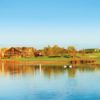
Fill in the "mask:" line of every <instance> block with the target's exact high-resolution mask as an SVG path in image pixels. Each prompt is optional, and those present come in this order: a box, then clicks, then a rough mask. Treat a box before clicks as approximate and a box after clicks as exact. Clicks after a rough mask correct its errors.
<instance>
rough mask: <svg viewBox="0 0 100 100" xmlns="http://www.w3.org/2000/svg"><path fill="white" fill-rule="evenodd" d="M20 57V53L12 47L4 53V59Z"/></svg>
mask: <svg viewBox="0 0 100 100" xmlns="http://www.w3.org/2000/svg"><path fill="white" fill-rule="evenodd" d="M21 56H22V52H21V51H20V50H18V49H16V48H14V47H12V48H9V49H7V50H6V51H5V52H4V58H17V57H21Z"/></svg>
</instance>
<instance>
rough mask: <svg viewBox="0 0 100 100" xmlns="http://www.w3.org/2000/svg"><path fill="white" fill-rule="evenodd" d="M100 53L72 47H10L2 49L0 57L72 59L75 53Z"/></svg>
mask: <svg viewBox="0 0 100 100" xmlns="http://www.w3.org/2000/svg"><path fill="white" fill-rule="evenodd" d="M95 52H100V49H95V48H94V49H82V50H77V49H76V48H75V47H74V46H68V47H67V48H62V47H60V46H58V45H54V46H47V47H44V48H43V49H39V50H37V49H35V48H33V47H11V48H2V49H1V50H0V57H2V58H3V57H4V58H5V57H7V58H10V57H33V56H35V57H38V56H48V57H61V56H63V57H74V56H76V54H77V53H80V54H86V53H95Z"/></svg>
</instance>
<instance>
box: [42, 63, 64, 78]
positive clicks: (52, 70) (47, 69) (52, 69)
mask: <svg viewBox="0 0 100 100" xmlns="http://www.w3.org/2000/svg"><path fill="white" fill-rule="evenodd" d="M42 70H43V73H44V75H45V76H48V77H50V76H51V75H53V76H54V75H59V74H62V73H64V71H65V70H64V68H63V67H62V66H55V65H50V66H42Z"/></svg>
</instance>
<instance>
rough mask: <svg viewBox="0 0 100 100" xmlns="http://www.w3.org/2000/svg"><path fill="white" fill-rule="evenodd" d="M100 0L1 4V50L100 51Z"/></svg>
mask: <svg viewBox="0 0 100 100" xmlns="http://www.w3.org/2000/svg"><path fill="white" fill-rule="evenodd" d="M99 37H100V0H0V47H9V46H33V47H36V48H42V47H44V46H47V45H54V44H58V45H59V46H62V47H65V48H67V46H69V45H75V46H76V47H77V48H93V47H96V48H99V47H100V39H99Z"/></svg>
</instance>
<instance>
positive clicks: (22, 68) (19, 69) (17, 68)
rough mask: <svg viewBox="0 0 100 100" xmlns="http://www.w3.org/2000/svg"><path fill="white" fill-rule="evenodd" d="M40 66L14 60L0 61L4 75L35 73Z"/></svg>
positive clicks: (1, 72)
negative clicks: (22, 63)
mask: <svg viewBox="0 0 100 100" xmlns="http://www.w3.org/2000/svg"><path fill="white" fill-rule="evenodd" d="M38 69H39V66H30V65H25V64H24V65H19V64H18V63H14V62H13V63H12V62H0V74H4V75H23V74H34V73H35V72H36V70H38Z"/></svg>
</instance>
